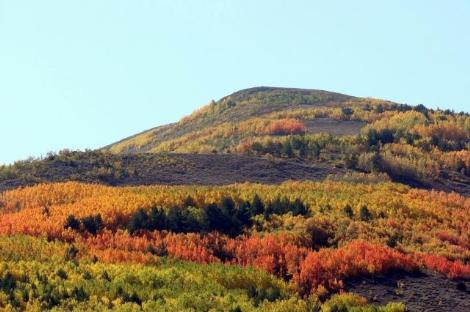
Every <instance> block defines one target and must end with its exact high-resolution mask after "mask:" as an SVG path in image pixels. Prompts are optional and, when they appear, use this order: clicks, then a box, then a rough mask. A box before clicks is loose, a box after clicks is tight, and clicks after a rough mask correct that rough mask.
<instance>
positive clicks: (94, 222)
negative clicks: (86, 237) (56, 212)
mask: <svg viewBox="0 0 470 312" xmlns="http://www.w3.org/2000/svg"><path fill="white" fill-rule="evenodd" d="M81 223H82V225H83V229H84V230H85V231H87V232H88V233H90V234H92V235H96V233H98V232H99V231H101V230H102V229H103V219H101V215H100V214H97V215H94V216H87V217H84V218H83V219H81Z"/></svg>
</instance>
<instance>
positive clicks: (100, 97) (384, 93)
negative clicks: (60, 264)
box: [0, 0, 470, 164]
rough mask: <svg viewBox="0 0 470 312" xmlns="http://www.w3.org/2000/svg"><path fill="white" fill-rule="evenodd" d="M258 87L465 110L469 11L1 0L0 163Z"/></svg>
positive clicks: (440, 5) (110, 134)
mask: <svg viewBox="0 0 470 312" xmlns="http://www.w3.org/2000/svg"><path fill="white" fill-rule="evenodd" d="M255 86H279V87H297V88H312V89H323V90H329V91H335V92H341V93H345V94H350V95H355V96H369V97H376V98H383V99H388V100H393V101H397V102H399V103H407V104H411V105H416V104H425V105H426V106H428V107H432V108H436V107H440V108H449V109H454V110H456V111H462V110H464V111H467V112H468V111H470V109H469V108H470V92H469V91H470V1H468V0H460V1H459V0H449V1H438V0H414V1H409V0H402V1H399V0H394V1H391V0H389V1H377V0H370V1H363V0H356V1H346V0H343V1H337V0H328V1H314V0H305V1H300V0H289V1H287V0H286V1H281V0H266V1H265V0H257V1H253V0H212V1H209V0H197V1H196V0H186V1H182V0H153V1H151V0H139V1H137V0H127V1H119V0H80V1H78V0H69V1H63V0H54V1H53V0H41V1H37V0H30V1H26V0H0V144H1V145H0V146H1V149H0V164H2V163H3V164H8V163H12V162H13V161H15V160H20V159H25V158H27V157H29V156H34V157H37V156H41V155H45V154H46V153H47V152H48V151H58V150H61V149H63V148H69V149H85V148H90V149H94V148H99V147H102V146H105V145H107V144H110V143H113V142H115V141H117V140H120V139H122V138H124V137H127V136H129V135H132V134H135V133H137V132H141V131H143V130H146V129H149V128H152V127H155V126H157V125H161V124H165V123H169V122H174V121H177V120H178V119H180V118H181V117H182V116H184V115H187V114H189V113H191V112H192V111H193V110H195V109H196V108H198V107H200V106H202V105H204V104H206V103H208V102H209V101H210V100H212V99H215V100H217V99H219V98H221V97H223V96H225V95H228V94H230V93H232V92H235V91H237V90H240V89H244V88H248V87H255Z"/></svg>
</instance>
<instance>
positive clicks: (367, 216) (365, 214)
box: [359, 206, 372, 221]
mask: <svg viewBox="0 0 470 312" xmlns="http://www.w3.org/2000/svg"><path fill="white" fill-rule="evenodd" d="M359 218H360V219H361V221H370V220H371V219H372V214H371V213H370V211H369V209H368V208H367V206H362V207H361V209H359Z"/></svg>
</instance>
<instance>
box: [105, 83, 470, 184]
mask: <svg viewBox="0 0 470 312" xmlns="http://www.w3.org/2000/svg"><path fill="white" fill-rule="evenodd" d="M103 150H104V151H109V152H111V153H116V154H121V153H124V154H139V153H162V152H163V153H202V154H208V153H236V154H248V155H257V156H269V157H276V158H289V159H301V160H303V161H305V162H316V163H318V162H321V163H324V164H328V165H330V166H334V167H342V168H346V169H350V170H354V171H360V172H365V173H371V172H382V173H386V174H388V175H389V176H390V177H391V178H392V179H393V180H394V181H397V182H402V183H406V184H410V185H415V186H424V187H433V186H436V187H438V188H440V189H444V190H455V191H457V192H460V193H468V189H467V186H468V184H470V179H469V176H470V169H469V168H470V116H469V114H468V113H464V112H460V113H455V112H453V111H449V110H445V111H444V110H439V109H437V110H432V109H428V108H426V107H425V106H423V105H418V106H410V105H406V104H397V103H393V102H390V101H385V100H378V99H370V98H358V97H353V96H348V95H343V94H338V93H332V92H327V91H319V90H304V89H286V88H270V87H259V88H252V89H247V90H242V91H238V92H235V93H233V94H231V95H229V96H226V97H224V98H222V99H220V100H219V101H217V102H215V101H213V102H212V103H210V104H208V105H206V106H204V107H202V108H201V109H199V110H197V111H195V112H194V113H193V114H191V115H190V116H187V117H184V118H183V119H181V120H180V121H179V122H177V123H174V124H170V125H164V126H161V127H157V128H154V129H151V130H148V131H145V132H143V133H141V134H138V135H136V136H133V137H130V138H128V139H124V140H122V141H120V142H117V143H115V144H112V145H110V146H107V147H105V148H103ZM439 185H441V186H442V187H441V186H439Z"/></svg>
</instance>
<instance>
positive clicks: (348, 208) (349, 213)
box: [343, 204, 354, 218]
mask: <svg viewBox="0 0 470 312" xmlns="http://www.w3.org/2000/svg"><path fill="white" fill-rule="evenodd" d="M343 212H344V214H345V215H346V216H348V218H352V217H353V216H354V211H353V209H352V207H351V205H349V204H347V205H346V206H344V208H343Z"/></svg>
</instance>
